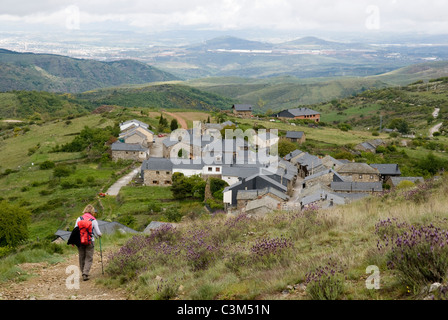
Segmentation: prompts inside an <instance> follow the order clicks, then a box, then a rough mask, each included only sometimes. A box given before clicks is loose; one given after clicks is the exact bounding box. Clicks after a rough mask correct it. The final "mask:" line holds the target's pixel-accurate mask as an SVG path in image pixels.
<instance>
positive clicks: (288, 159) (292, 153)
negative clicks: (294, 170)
mask: <svg viewBox="0 0 448 320" xmlns="http://www.w3.org/2000/svg"><path fill="white" fill-rule="evenodd" d="M301 153H303V151H301V150H299V149H296V150H294V151H293V152H290V153H288V154H287V155H286V156H284V157H283V159H285V160H286V161H290V160H291V159H292V158H294V157H297V156H298V155H299V154H301Z"/></svg>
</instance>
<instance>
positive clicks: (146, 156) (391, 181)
mask: <svg viewBox="0 0 448 320" xmlns="http://www.w3.org/2000/svg"><path fill="white" fill-rule="evenodd" d="M232 109H233V113H234V114H240V117H250V114H251V106H248V105H235V106H233V107H232ZM273 117H289V118H291V117H293V118H301V119H305V118H306V119H308V118H309V119H312V120H314V121H315V122H318V121H319V118H320V115H319V113H317V112H315V111H313V110H310V109H307V108H297V109H291V110H285V111H282V112H280V113H278V114H276V115H274V116H273ZM199 124H200V125H199V126H198V127H195V128H193V129H188V130H180V134H178V135H177V136H176V135H173V134H171V136H168V137H159V136H156V135H155V134H154V132H152V131H151V130H149V129H148V127H149V126H148V125H147V124H145V123H143V122H141V121H138V120H135V119H134V120H129V121H126V122H123V123H121V124H120V130H121V134H120V136H119V138H118V141H117V142H115V143H113V144H112V145H111V151H112V159H113V160H118V159H126V160H134V161H138V162H141V168H140V173H139V176H140V181H141V182H142V184H143V185H146V186H166V187H169V186H170V185H171V183H172V176H173V174H174V173H176V172H179V173H182V174H184V175H185V176H193V175H199V176H200V177H202V179H204V180H207V179H208V178H209V177H214V178H219V179H222V180H224V181H225V182H227V183H228V186H227V187H226V188H225V189H224V191H223V202H224V207H225V211H226V212H228V213H232V214H238V213H242V212H245V213H247V214H254V215H264V214H267V213H269V212H271V211H274V210H304V209H306V208H309V207H313V208H328V207H331V206H336V205H342V204H347V203H349V202H351V201H355V200H358V199H361V198H364V197H366V196H369V195H372V194H376V193H381V192H383V186H384V185H388V186H390V188H392V189H393V188H395V187H396V186H397V185H398V184H399V183H400V182H401V181H403V180H408V181H411V182H414V183H416V182H417V183H418V182H423V178H422V177H402V176H401V172H400V169H399V166H398V165H397V164H370V165H369V164H366V163H357V162H352V161H349V160H345V159H334V158H332V157H331V156H329V155H326V156H325V157H319V156H315V155H312V154H309V153H308V152H303V151H301V150H299V149H297V150H294V151H293V152H291V153H289V154H287V155H286V156H284V157H283V158H281V157H278V156H277V155H275V152H276V148H275V147H276V146H277V145H278V142H279V140H280V138H279V136H278V135H277V134H275V131H276V130H271V131H270V132H265V130H260V132H257V133H256V132H252V133H251V134H249V135H246V136H245V138H243V137H237V138H235V136H234V137H233V138H228V137H227V136H226V137H224V138H223V139H221V135H220V132H221V130H223V129H224V128H225V127H229V126H233V127H237V126H236V124H234V123H233V122H231V121H226V122H223V123H220V124H216V123H200V122H199ZM236 131H237V130H236ZM240 131H241V130H240ZM241 132H242V131H241ZM218 136H219V138H216V137H218ZM285 138H286V139H289V140H291V141H297V142H300V143H303V142H304V141H305V134H304V133H303V132H301V131H288V132H287V133H286V136H285ZM381 143H382V141H381V140H379V139H377V140H372V141H368V142H364V143H362V144H360V145H359V147H360V148H364V149H365V148H368V147H371V148H376V146H378V145H380V144H381ZM260 154H265V155H267V154H269V156H268V157H260ZM273 154H274V155H273ZM260 158H266V159H268V160H269V161H268V162H266V161H260Z"/></svg>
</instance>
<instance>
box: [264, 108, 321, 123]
mask: <svg viewBox="0 0 448 320" xmlns="http://www.w3.org/2000/svg"><path fill="white" fill-rule="evenodd" d="M272 117H276V118H285V119H304V120H312V121H314V122H319V121H320V113H319V112H317V111H314V110H312V109H309V108H295V109H287V110H283V111H280V112H279V113H276V114H274V115H272Z"/></svg>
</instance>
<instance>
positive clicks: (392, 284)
mask: <svg viewBox="0 0 448 320" xmlns="http://www.w3.org/2000/svg"><path fill="white" fill-rule="evenodd" d="M444 179H445V178H444ZM440 184H441V186H439V187H437V188H435V189H433V190H432V193H431V194H430V196H429V197H428V199H427V201H424V202H419V203H417V202H415V201H413V200H405V199H404V198H403V197H402V196H400V195H399V194H390V195H387V196H385V197H384V198H380V197H375V196H373V197H369V198H366V199H364V200H361V201H358V202H354V203H352V204H349V205H346V206H339V207H336V208H333V209H329V210H320V211H319V212H318V213H317V214H316V213H314V214H312V216H310V217H308V218H306V217H303V216H301V217H294V216H293V215H291V214H288V213H285V212H276V213H272V215H270V216H267V217H266V218H260V219H255V220H254V219H249V220H247V221H246V222H245V223H244V224H243V223H242V224H235V225H234V226H233V227H232V228H231V229H226V227H225V222H226V221H227V222H228V221H232V220H229V218H227V219H226V218H217V217H215V218H211V219H202V220H194V221H189V222H184V223H182V224H181V225H180V226H179V229H178V231H179V232H180V233H181V234H183V236H182V237H181V238H179V239H183V237H184V236H185V235H188V234H191V233H192V232H193V233H194V232H195V231H198V230H207V237H205V238H204V239H205V241H206V242H207V241H210V239H213V237H215V239H220V241H219V242H217V243H216V244H217V245H218V247H219V248H220V250H221V251H219V253H218V254H217V256H216V259H215V260H213V261H212V262H211V263H210V264H209V266H208V267H207V268H206V269H204V270H200V271H195V270H191V268H189V267H188V263H187V264H186V263H185V261H182V260H183V258H182V255H176V256H175V257H168V260H167V261H165V262H164V264H157V263H156V264H155V265H152V266H150V267H149V269H152V271H148V272H146V273H145V272H143V273H142V274H140V275H139V276H137V278H135V279H128V280H129V285H130V286H134V285H135V284H136V283H138V278H139V277H149V279H154V278H155V277H156V276H157V275H158V276H160V277H162V278H164V279H172V280H170V281H174V280H173V279H175V278H176V279H177V280H176V281H177V282H176V285H178V286H180V285H182V288H183V291H182V292H178V293H177V296H178V297H179V298H181V299H309V296H307V295H306V294H305V293H304V292H301V291H300V290H291V289H290V288H291V286H294V285H297V284H300V283H303V282H304V279H305V275H306V273H307V272H309V271H311V270H313V269H314V268H316V267H318V266H322V265H324V264H325V263H326V262H328V261H329V259H330V258H331V259H333V260H335V261H337V262H338V263H339V264H340V265H342V266H344V274H345V276H346V277H347V279H346V283H345V287H344V293H343V295H342V296H341V297H340V298H341V299H412V298H413V296H409V295H407V294H406V290H404V289H403V288H402V287H401V286H400V285H399V284H398V283H397V280H396V278H395V276H394V273H393V272H392V271H391V270H388V269H387V268H386V261H385V257H384V254H381V253H380V252H378V250H377V247H376V244H377V241H378V236H377V235H376V234H375V225H376V224H377V223H378V222H379V221H380V220H384V219H387V218H397V219H398V220H400V221H407V222H409V223H414V224H429V223H431V222H432V223H434V224H437V223H439V222H440V221H442V219H443V218H448V214H447V213H446V212H444V208H446V207H447V206H448V199H447V198H446V196H445V195H446V191H448V185H447V183H446V181H445V180H443V181H441V182H440ZM230 219H232V218H230ZM226 230H227V231H226ZM281 236H284V237H286V238H288V239H291V240H292V242H293V246H292V247H291V248H289V249H285V250H282V251H280V252H279V253H278V254H272V255H268V256H265V257H262V258H260V259H258V258H257V259H254V256H253V255H251V252H250V249H251V247H252V246H254V245H255V244H256V243H257V242H258V241H260V240H261V239H274V238H278V237H281ZM216 237H217V238H216ZM372 264H375V265H378V267H379V268H380V273H381V277H382V278H381V281H382V282H381V288H382V289H380V290H376V291H375V292H373V291H371V290H367V289H366V287H365V280H366V278H367V277H368V276H369V274H367V273H366V268H367V267H368V266H369V265H372ZM137 287H138V288H139V290H143V291H144V294H143V295H144V296H145V298H147V299H152V298H153V297H154V296H155V294H156V292H154V291H151V290H152V289H149V288H143V287H141V286H138V285H137ZM134 288H135V287H134ZM288 288H289V289H288ZM285 290H286V291H287V293H285ZM141 297H142V296H140V298H141ZM136 298H139V297H136Z"/></svg>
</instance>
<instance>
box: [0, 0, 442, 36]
mask: <svg viewBox="0 0 448 320" xmlns="http://www.w3.org/2000/svg"><path fill="white" fill-rule="evenodd" d="M369 8H370V9H372V8H373V10H370V11H369ZM447 13H448V2H447V1H444V0H414V1H404V0H357V1H353V0H337V1H335V0H315V1H308V0H306V1H305V0H220V1H216V0H189V1H184V0H163V1H161V0H157V1H154V0H149V1H148V0H134V1H126V0H96V1H92V0H76V1H70V0H41V1H39V2H37V1H33V2H30V1H25V0H2V13H1V14H0V27H1V26H2V23H17V24H19V23H23V24H26V25H32V24H35V25H39V24H41V25H51V26H55V27H60V28H65V27H67V25H70V23H67V21H72V22H73V21H75V20H76V19H79V27H80V28H92V27H93V26H94V25H97V24H101V23H106V22H108V23H112V24H113V22H117V23H118V22H119V23H120V26H123V25H127V26H129V27H130V28H135V29H143V30H152V31H158V30H176V29H195V28H202V29H210V30H238V29H273V30H321V31H325V30H330V31H355V32H362V31H364V32H365V31H368V30H369V26H371V27H375V29H379V30H382V31H396V32H400V31H413V32H418V31H421V32H439V33H440V32H443V31H445V30H448V29H447V27H448V23H447V22H446V18H445V16H446V14H447Z"/></svg>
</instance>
